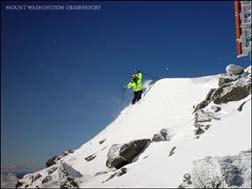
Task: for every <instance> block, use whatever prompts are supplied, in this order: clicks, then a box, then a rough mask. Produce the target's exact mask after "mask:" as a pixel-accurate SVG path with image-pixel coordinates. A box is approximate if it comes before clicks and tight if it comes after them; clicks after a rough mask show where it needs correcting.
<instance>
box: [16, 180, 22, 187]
mask: <svg viewBox="0 0 252 189" xmlns="http://www.w3.org/2000/svg"><path fill="white" fill-rule="evenodd" d="M23 184H24V183H22V182H20V181H17V184H16V188H18V187H20V186H22V185H23Z"/></svg>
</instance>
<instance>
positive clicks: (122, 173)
mask: <svg viewBox="0 0 252 189" xmlns="http://www.w3.org/2000/svg"><path fill="white" fill-rule="evenodd" d="M126 173H127V168H125V167H123V168H121V169H120V170H119V172H118V173H117V176H118V177H120V176H122V175H124V174H126Z"/></svg>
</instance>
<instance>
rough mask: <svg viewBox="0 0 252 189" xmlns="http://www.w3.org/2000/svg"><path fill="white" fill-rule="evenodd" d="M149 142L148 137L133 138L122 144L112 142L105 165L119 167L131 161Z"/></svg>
mask: <svg viewBox="0 0 252 189" xmlns="http://www.w3.org/2000/svg"><path fill="white" fill-rule="evenodd" d="M149 143H150V139H142V140H134V141H131V142H129V143H127V144H124V145H122V146H121V145H119V144H114V145H112V146H111V148H110V149H109V152H108V155H107V156H108V159H107V161H106V166H107V167H109V168H112V167H114V168H116V169H120V168H121V167H123V166H124V165H126V164H128V163H131V162H132V161H133V159H134V158H136V157H137V156H138V155H139V154H140V153H141V152H142V151H143V150H144V149H145V148H146V147H147V146H148V145H149Z"/></svg>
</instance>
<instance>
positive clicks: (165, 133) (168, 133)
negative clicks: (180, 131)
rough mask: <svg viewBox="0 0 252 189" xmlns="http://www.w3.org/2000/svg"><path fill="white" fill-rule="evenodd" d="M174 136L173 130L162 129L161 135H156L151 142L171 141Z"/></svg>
mask: <svg viewBox="0 0 252 189" xmlns="http://www.w3.org/2000/svg"><path fill="white" fill-rule="evenodd" d="M172 136H173V132H172V130H171V129H168V128H166V129H161V130H160V131H159V133H157V134H154V135H153V137H152V139H151V140H152V141H153V142H160V141H170V140H171V137H172Z"/></svg>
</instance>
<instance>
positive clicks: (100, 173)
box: [95, 171, 108, 176]
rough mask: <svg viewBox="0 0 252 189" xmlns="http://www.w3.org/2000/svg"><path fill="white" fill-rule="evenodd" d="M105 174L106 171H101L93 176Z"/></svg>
mask: <svg viewBox="0 0 252 189" xmlns="http://www.w3.org/2000/svg"><path fill="white" fill-rule="evenodd" d="M107 173H108V172H107V171H101V172H97V173H95V176H99V175H104V174H107Z"/></svg>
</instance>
